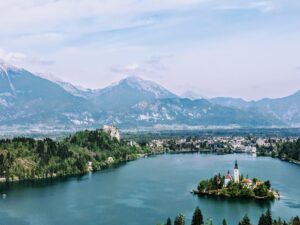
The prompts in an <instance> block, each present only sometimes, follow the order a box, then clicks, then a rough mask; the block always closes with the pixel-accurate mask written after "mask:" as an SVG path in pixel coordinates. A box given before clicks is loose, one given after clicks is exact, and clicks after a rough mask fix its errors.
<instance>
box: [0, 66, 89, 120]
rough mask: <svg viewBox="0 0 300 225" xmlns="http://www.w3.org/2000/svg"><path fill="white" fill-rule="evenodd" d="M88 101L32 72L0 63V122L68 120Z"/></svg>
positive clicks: (85, 111) (85, 108) (80, 110)
mask: <svg viewBox="0 0 300 225" xmlns="http://www.w3.org/2000/svg"><path fill="white" fill-rule="evenodd" d="M89 105H90V103H89V102H88V101H86V100H85V99H83V98H80V97H76V96H74V95H72V94H70V93H69V92H67V91H65V90H64V89H63V88H62V87H61V86H60V85H58V84H56V83H54V82H52V81H49V80H47V79H44V78H41V77H39V76H37V75H34V74H33V73H31V72H29V71H27V70H24V69H20V68H17V67H14V66H10V65H7V64H4V63H1V64H0V124H12V123H13V124H30V123H50V124H68V123H70V122H71V120H72V119H71V118H72V117H76V118H78V117H82V115H83V114H86V113H88V112H87V110H88V109H89Z"/></svg>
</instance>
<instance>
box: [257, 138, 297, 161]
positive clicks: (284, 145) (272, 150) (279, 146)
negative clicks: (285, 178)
mask: <svg viewBox="0 0 300 225" xmlns="http://www.w3.org/2000/svg"><path fill="white" fill-rule="evenodd" d="M269 143H270V145H269V146H267V147H266V146H261V147H259V148H258V152H259V153H260V154H262V155H272V156H273V157H278V158H280V159H282V160H287V161H297V162H300V138H299V139H296V140H288V141H284V142H283V141H279V142H276V143H272V141H269Z"/></svg>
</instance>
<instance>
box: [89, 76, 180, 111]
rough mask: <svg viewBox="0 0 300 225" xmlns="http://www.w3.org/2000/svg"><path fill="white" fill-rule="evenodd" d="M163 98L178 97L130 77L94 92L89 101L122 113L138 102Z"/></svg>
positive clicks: (159, 87) (144, 81)
mask: <svg viewBox="0 0 300 225" xmlns="http://www.w3.org/2000/svg"><path fill="white" fill-rule="evenodd" d="M165 98H178V97H177V96H176V95H175V94H173V93H171V92H170V91H168V90H167V89H165V88H164V87H162V86H160V85H158V84H156V83H155V82H152V81H148V80H143V79H141V78H139V77H136V76H130V77H127V78H125V79H123V80H121V81H119V82H117V83H114V84H112V85H110V86H108V87H106V88H103V89H100V90H98V91H96V92H95V95H94V96H92V97H91V98H90V99H91V101H92V102H93V103H94V104H97V105H99V106H101V108H103V109H105V110H109V111H115V112H122V111H124V110H126V111H128V110H129V109H130V108H131V107H132V106H134V105H135V104H137V103H139V102H140V101H145V100H147V101H151V100H154V99H165Z"/></svg>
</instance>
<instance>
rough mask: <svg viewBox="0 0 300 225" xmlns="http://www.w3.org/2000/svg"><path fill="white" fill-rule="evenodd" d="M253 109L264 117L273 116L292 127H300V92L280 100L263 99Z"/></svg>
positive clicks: (255, 103)
mask: <svg viewBox="0 0 300 225" xmlns="http://www.w3.org/2000/svg"><path fill="white" fill-rule="evenodd" d="M253 105H254V106H253V107H254V108H255V109H257V110H258V111H259V112H261V113H262V114H264V115H267V116H273V117H275V118H277V119H280V120H282V121H283V122H285V123H286V124H289V125H290V126H300V91H298V92H296V93H295V94H292V95H290V96H287V97H284V98H278V99H262V100H260V101H257V102H254V103H253Z"/></svg>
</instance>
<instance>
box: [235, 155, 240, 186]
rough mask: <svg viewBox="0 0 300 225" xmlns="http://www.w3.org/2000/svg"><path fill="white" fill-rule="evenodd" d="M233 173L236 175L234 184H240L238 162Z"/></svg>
mask: <svg viewBox="0 0 300 225" xmlns="http://www.w3.org/2000/svg"><path fill="white" fill-rule="evenodd" d="M233 172H234V174H233V178H234V182H235V183H239V182H240V172H239V167H238V163H237V160H235V164H234V170H233Z"/></svg>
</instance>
